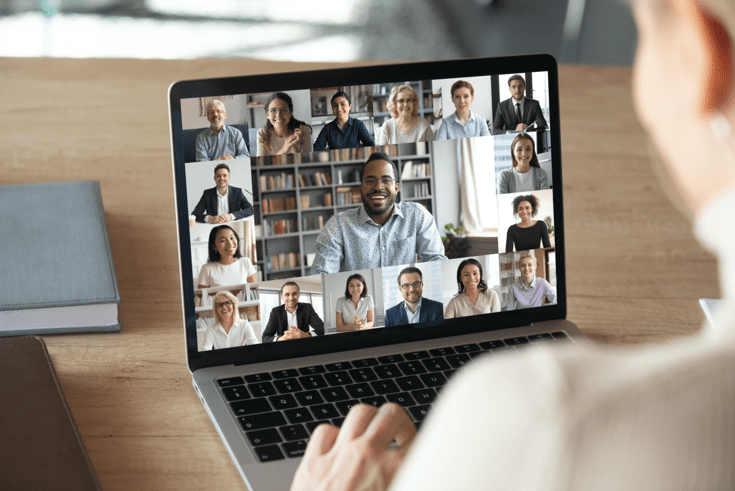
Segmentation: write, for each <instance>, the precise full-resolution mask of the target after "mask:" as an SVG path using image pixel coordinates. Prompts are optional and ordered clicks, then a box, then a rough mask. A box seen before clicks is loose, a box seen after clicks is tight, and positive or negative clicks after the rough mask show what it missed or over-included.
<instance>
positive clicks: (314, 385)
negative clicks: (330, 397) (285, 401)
mask: <svg viewBox="0 0 735 491" xmlns="http://www.w3.org/2000/svg"><path fill="white" fill-rule="evenodd" d="M299 382H301V385H303V386H304V389H323V388H324V387H327V381H326V380H324V377H322V376H321V375H309V376H306V377H301V378H299Z"/></svg>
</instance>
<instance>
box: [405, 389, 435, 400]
mask: <svg viewBox="0 0 735 491" xmlns="http://www.w3.org/2000/svg"><path fill="white" fill-rule="evenodd" d="M411 395H412V396H413V398H414V399H416V402H417V403H418V404H430V403H432V402H434V399H436V391H435V390H434V389H421V390H414V391H413V392H411Z"/></svg>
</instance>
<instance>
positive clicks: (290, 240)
mask: <svg viewBox="0 0 735 491" xmlns="http://www.w3.org/2000/svg"><path fill="white" fill-rule="evenodd" d="M375 150H381V151H384V152H385V153H387V154H388V155H390V156H391V159H392V160H393V161H394V162H395V164H396V166H397V167H398V176H399V182H400V185H401V187H400V193H399V196H400V199H401V200H403V201H415V202H418V203H421V204H422V205H424V206H425V207H426V208H427V209H428V210H429V211H430V212H433V210H434V209H435V206H436V203H435V197H434V192H435V191H434V181H433V168H432V167H433V166H432V165H431V157H430V154H429V146H428V144H427V143H426V142H419V143H406V144H401V145H385V146H382V147H372V148H350V149H343V150H329V151H323V152H308V153H302V154H292V155H283V156H272V157H263V158H255V159H252V164H253V167H252V173H253V187H254V192H253V195H254V196H255V199H256V201H255V204H254V207H255V220H256V224H257V225H259V226H260V227H259V228H260V231H261V233H260V234H259V236H258V237H257V238H256V241H257V250H258V259H259V261H258V270H259V271H261V272H262V279H263V280H273V279H280V278H291V277H298V276H306V275H308V274H309V266H307V264H308V260H307V258H308V257H311V255H312V254H314V253H315V252H316V238H317V236H318V234H319V231H320V230H321V229H322V228H323V227H324V224H326V223H327V220H329V219H330V218H331V217H332V216H334V215H335V214H336V213H339V212H342V211H345V210H348V209H350V208H354V207H356V206H362V198H361V195H360V170H361V169H362V165H363V164H364V162H365V160H367V158H368V156H369V155H370V154H371V153H372V152H374V151H375ZM274 207H275V210H274ZM299 251H300V253H299Z"/></svg>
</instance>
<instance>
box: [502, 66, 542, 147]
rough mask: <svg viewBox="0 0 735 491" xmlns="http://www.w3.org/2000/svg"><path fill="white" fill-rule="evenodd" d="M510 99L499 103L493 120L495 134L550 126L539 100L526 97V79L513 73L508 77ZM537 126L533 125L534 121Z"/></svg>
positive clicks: (537, 129) (538, 129) (535, 129)
mask: <svg viewBox="0 0 735 491" xmlns="http://www.w3.org/2000/svg"><path fill="white" fill-rule="evenodd" d="M508 89H509V90H510V95H511V97H510V99H506V100H504V101H503V102H501V103H500V104H498V109H497V110H496V111H495V121H493V135H502V134H503V133H511V132H514V131H544V130H545V129H546V127H547V126H548V125H547V124H546V119H545V118H544V113H543V112H541V104H539V102H538V101H536V100H534V99H531V98H530V97H525V95H524V92H526V81H525V79H524V78H523V77H522V76H520V75H513V76H512V77H510V78H509V79H508ZM534 122H535V123H536V125H535V126H531V125H532V124H533V123H534Z"/></svg>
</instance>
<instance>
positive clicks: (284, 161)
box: [252, 142, 428, 167]
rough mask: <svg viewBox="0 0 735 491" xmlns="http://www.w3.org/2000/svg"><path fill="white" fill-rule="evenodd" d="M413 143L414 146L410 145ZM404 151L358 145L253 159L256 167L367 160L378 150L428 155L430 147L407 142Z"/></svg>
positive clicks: (383, 146) (388, 147) (419, 143)
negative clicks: (355, 146) (356, 146)
mask: <svg viewBox="0 0 735 491" xmlns="http://www.w3.org/2000/svg"><path fill="white" fill-rule="evenodd" d="M408 145H411V146H413V147H409V146H408ZM401 146H402V147H404V148H402V150H403V151H402V152H399V150H398V147H399V146H398V145H382V146H379V147H358V148H343V149H340V150H325V151H320V152H305V153H296V154H293V153H290V154H284V155H268V156H263V157H255V158H254V159H253V161H252V162H253V166H254V167H269V166H278V165H292V164H301V163H305V164H314V163H321V162H324V163H326V162H345V161H349V160H361V161H365V160H367V158H368V157H369V156H370V154H371V153H373V152H374V151H376V150H380V151H382V152H385V153H386V154H388V155H389V156H391V157H398V156H399V153H400V155H426V154H428V147H427V143H426V142H418V143H407V144H403V145H401Z"/></svg>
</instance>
